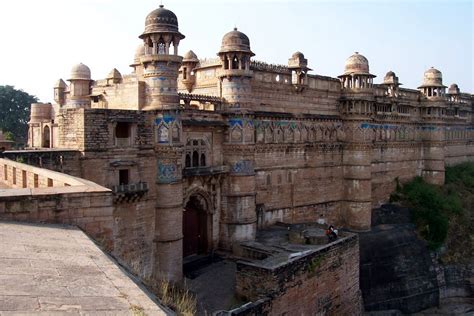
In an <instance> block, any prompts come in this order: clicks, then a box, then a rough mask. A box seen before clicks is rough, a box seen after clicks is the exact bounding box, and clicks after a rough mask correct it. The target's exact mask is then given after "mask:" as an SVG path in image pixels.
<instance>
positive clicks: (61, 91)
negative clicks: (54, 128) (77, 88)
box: [54, 79, 67, 106]
mask: <svg viewBox="0 0 474 316" xmlns="http://www.w3.org/2000/svg"><path fill="white" fill-rule="evenodd" d="M66 88H67V85H66V83H65V82H64V80H63V79H59V80H58V81H57V82H56V84H55V85H54V101H55V102H56V103H57V104H59V105H60V106H62V105H64V102H65V101H66V96H65V91H66Z"/></svg>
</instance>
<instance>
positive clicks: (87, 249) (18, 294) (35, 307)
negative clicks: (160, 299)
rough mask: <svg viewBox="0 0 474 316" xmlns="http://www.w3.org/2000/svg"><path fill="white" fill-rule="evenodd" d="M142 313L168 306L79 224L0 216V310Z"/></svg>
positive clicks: (0, 312)
mask: <svg viewBox="0 0 474 316" xmlns="http://www.w3.org/2000/svg"><path fill="white" fill-rule="evenodd" d="M140 313H142V314H140ZM143 313H145V314H146V315H168V314H169V311H167V310H166V309H164V308H162V307H160V306H159V305H158V304H157V302H156V301H155V300H154V298H153V296H152V295H151V294H150V293H148V292H147V291H146V290H145V289H144V288H143V287H141V286H140V285H138V284H137V283H136V282H135V281H134V280H133V279H132V278H131V276H130V275H129V274H128V273H127V272H125V271H124V270H123V269H122V268H120V267H119V266H118V265H117V263H116V262H115V261H114V260H112V259H111V258H110V257H109V256H107V255H106V254H105V253H103V252H102V251H101V250H100V249H99V248H98V247H97V246H96V245H95V244H94V242H93V241H92V240H90V239H89V238H88V237H87V236H86V235H85V234H84V233H83V232H82V231H81V230H79V229H77V228H73V227H70V226H62V225H34V224H25V223H21V224H20V223H12V222H10V223H8V222H0V315H2V316H4V315H143Z"/></svg>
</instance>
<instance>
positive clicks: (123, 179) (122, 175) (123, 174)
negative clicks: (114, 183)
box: [119, 169, 129, 185]
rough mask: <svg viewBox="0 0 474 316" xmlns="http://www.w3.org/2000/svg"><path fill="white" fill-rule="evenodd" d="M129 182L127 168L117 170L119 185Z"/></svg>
mask: <svg viewBox="0 0 474 316" xmlns="http://www.w3.org/2000/svg"><path fill="white" fill-rule="evenodd" d="M128 183H129V172H128V169H120V170H119V185H122V184H124V185H127V184H128Z"/></svg>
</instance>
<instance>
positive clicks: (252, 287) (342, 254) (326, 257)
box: [230, 234, 362, 315]
mask: <svg viewBox="0 0 474 316" xmlns="http://www.w3.org/2000/svg"><path fill="white" fill-rule="evenodd" d="M236 282H237V295H239V296H240V297H242V298H243V299H246V300H249V301H252V302H253V303H252V304H248V305H246V306H244V307H242V308H240V309H239V310H238V311H237V310H236V311H231V312H230V313H231V314H232V315H276V314H278V315H315V314H317V315H319V314H321V315H360V314H361V311H362V304H361V294H360V290H359V243H358V238H357V236H356V235H352V234H351V235H350V236H349V237H346V238H341V239H340V240H338V241H336V242H334V243H331V244H329V245H328V246H326V247H324V248H321V249H318V250H314V252H311V253H309V254H308V255H306V256H302V257H300V258H298V259H294V260H291V261H289V262H285V263H283V264H280V265H277V266H274V267H267V266H260V265H257V264H254V263H247V262H238V263H237V275H236Z"/></svg>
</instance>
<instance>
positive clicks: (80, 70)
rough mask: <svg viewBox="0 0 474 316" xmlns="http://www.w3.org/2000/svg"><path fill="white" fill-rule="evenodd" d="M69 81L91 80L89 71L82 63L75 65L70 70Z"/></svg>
mask: <svg viewBox="0 0 474 316" xmlns="http://www.w3.org/2000/svg"><path fill="white" fill-rule="evenodd" d="M70 78H71V79H69V80H91V70H90V69H89V67H87V66H86V65H84V64H83V63H80V64H77V65H75V66H74V67H72V69H71V77H70Z"/></svg>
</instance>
